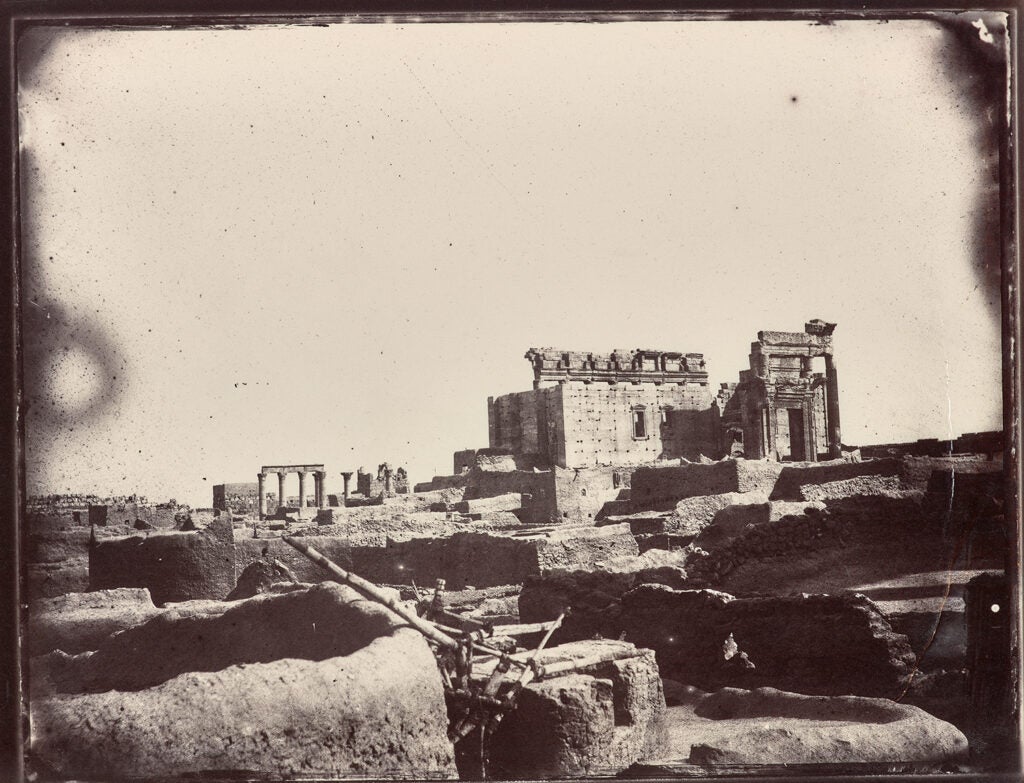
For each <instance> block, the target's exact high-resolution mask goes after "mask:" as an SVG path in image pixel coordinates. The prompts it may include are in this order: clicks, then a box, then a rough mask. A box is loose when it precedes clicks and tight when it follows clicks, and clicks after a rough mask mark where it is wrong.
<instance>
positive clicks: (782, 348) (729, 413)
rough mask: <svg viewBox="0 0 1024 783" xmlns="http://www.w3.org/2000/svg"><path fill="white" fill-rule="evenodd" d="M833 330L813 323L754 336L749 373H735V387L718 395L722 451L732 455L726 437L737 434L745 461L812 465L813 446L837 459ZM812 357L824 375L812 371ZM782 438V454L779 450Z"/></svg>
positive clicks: (814, 457) (729, 386) (731, 440)
mask: <svg viewBox="0 0 1024 783" xmlns="http://www.w3.org/2000/svg"><path fill="white" fill-rule="evenodd" d="M835 326H836V325H835V324H831V323H826V322H824V321H820V320H813V321H809V322H808V323H807V324H805V326H804V331H803V332H774V331H762V332H758V333H757V342H755V343H752V344H751V346H750V369H749V370H745V371H743V372H741V373H740V382H739V383H738V384H735V385H733V384H723V385H722V389H721V391H720V392H719V394H718V406H719V410H720V411H721V416H722V432H723V444H722V445H723V451H724V452H726V453H731V452H732V450H733V445H732V444H733V443H734V442H735V441H734V438H733V437H732V435H731V433H733V432H735V431H737V430H738V431H740V432H742V433H743V438H742V443H743V448H742V451H744V452H745V455H746V456H747V457H748V458H753V459H761V458H764V457H767V458H769V459H779V458H780V456H784V457H786V458H788V459H804V460H808V461H816V460H817V459H818V454H819V451H820V449H819V448H818V445H819V444H822V445H824V446H825V448H824V452H825V453H826V454H827V456H828V457H831V458H835V457H839V456H840V455H841V453H842V452H841V440H840V437H841V434H840V425H839V388H838V382H837V375H836V366H835V361H834V359H833V355H832V332H833V330H834V329H835ZM818 357H822V358H823V359H824V361H825V373H824V374H821V373H814V372H812V362H813V360H814V359H816V358H818ZM780 430H781V431H780ZM787 433H788V437H789V444H790V448H789V451H788V453H787V451H786V449H785V448H782V447H781V446H782V445H783V444H785V440H784V438H786V436H787Z"/></svg>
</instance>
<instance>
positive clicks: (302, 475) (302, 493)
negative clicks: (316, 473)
mask: <svg viewBox="0 0 1024 783" xmlns="http://www.w3.org/2000/svg"><path fill="white" fill-rule="evenodd" d="M305 507H306V471H304V470H300V471H299V508H305Z"/></svg>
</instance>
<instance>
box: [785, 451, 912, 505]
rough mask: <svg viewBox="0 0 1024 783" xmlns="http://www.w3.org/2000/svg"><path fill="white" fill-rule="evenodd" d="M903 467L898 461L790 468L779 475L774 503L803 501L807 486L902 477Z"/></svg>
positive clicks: (806, 465) (798, 465)
mask: <svg viewBox="0 0 1024 783" xmlns="http://www.w3.org/2000/svg"><path fill="white" fill-rule="evenodd" d="M901 472H902V465H901V463H900V461H899V460H897V459H878V460H868V461H866V462H846V461H845V460H831V461H829V462H819V463H817V464H813V463H812V464H807V463H798V464H795V465H787V466H785V467H783V468H782V470H781V472H780V473H779V478H778V481H776V482H775V487H774V489H772V492H771V496H770V499H771V500H803V499H804V496H803V494H802V493H801V492H800V488H801V487H803V486H806V485H808V484H831V483H833V482H836V481H849V480H851V479H856V478H862V477H865V476H892V477H896V476H899V475H900V474H901Z"/></svg>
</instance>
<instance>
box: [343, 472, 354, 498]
mask: <svg viewBox="0 0 1024 783" xmlns="http://www.w3.org/2000/svg"><path fill="white" fill-rule="evenodd" d="M341 478H342V480H344V482H345V489H344V492H345V501H344V502H345V503H348V482H349V480H350V479H351V478H352V472H351V471H349V472H348V473H342V474H341Z"/></svg>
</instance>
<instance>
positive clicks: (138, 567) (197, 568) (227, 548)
mask: <svg viewBox="0 0 1024 783" xmlns="http://www.w3.org/2000/svg"><path fill="white" fill-rule="evenodd" d="M234 586H235V557H234V540H233V531H232V528H231V523H230V522H229V521H227V520H223V521H222V520H216V521H214V522H213V523H211V524H210V526H209V527H207V528H206V529H205V530H200V531H197V532H194V533H160V534H155V535H149V536H132V537H131V538H118V539H115V540H110V541H98V542H97V543H96V544H95V545H93V546H92V547H91V548H90V550H89V589H90V590H105V589H108V588H112V587H148V588H149V591H150V593H151V594H152V596H153V603H155V604H163V603H167V602H169V601H189V600H192V599H197V598H212V599H220V598H224V597H225V596H226V595H227V594H228V593H230V592H231V590H232V589H233V588H234Z"/></svg>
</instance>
